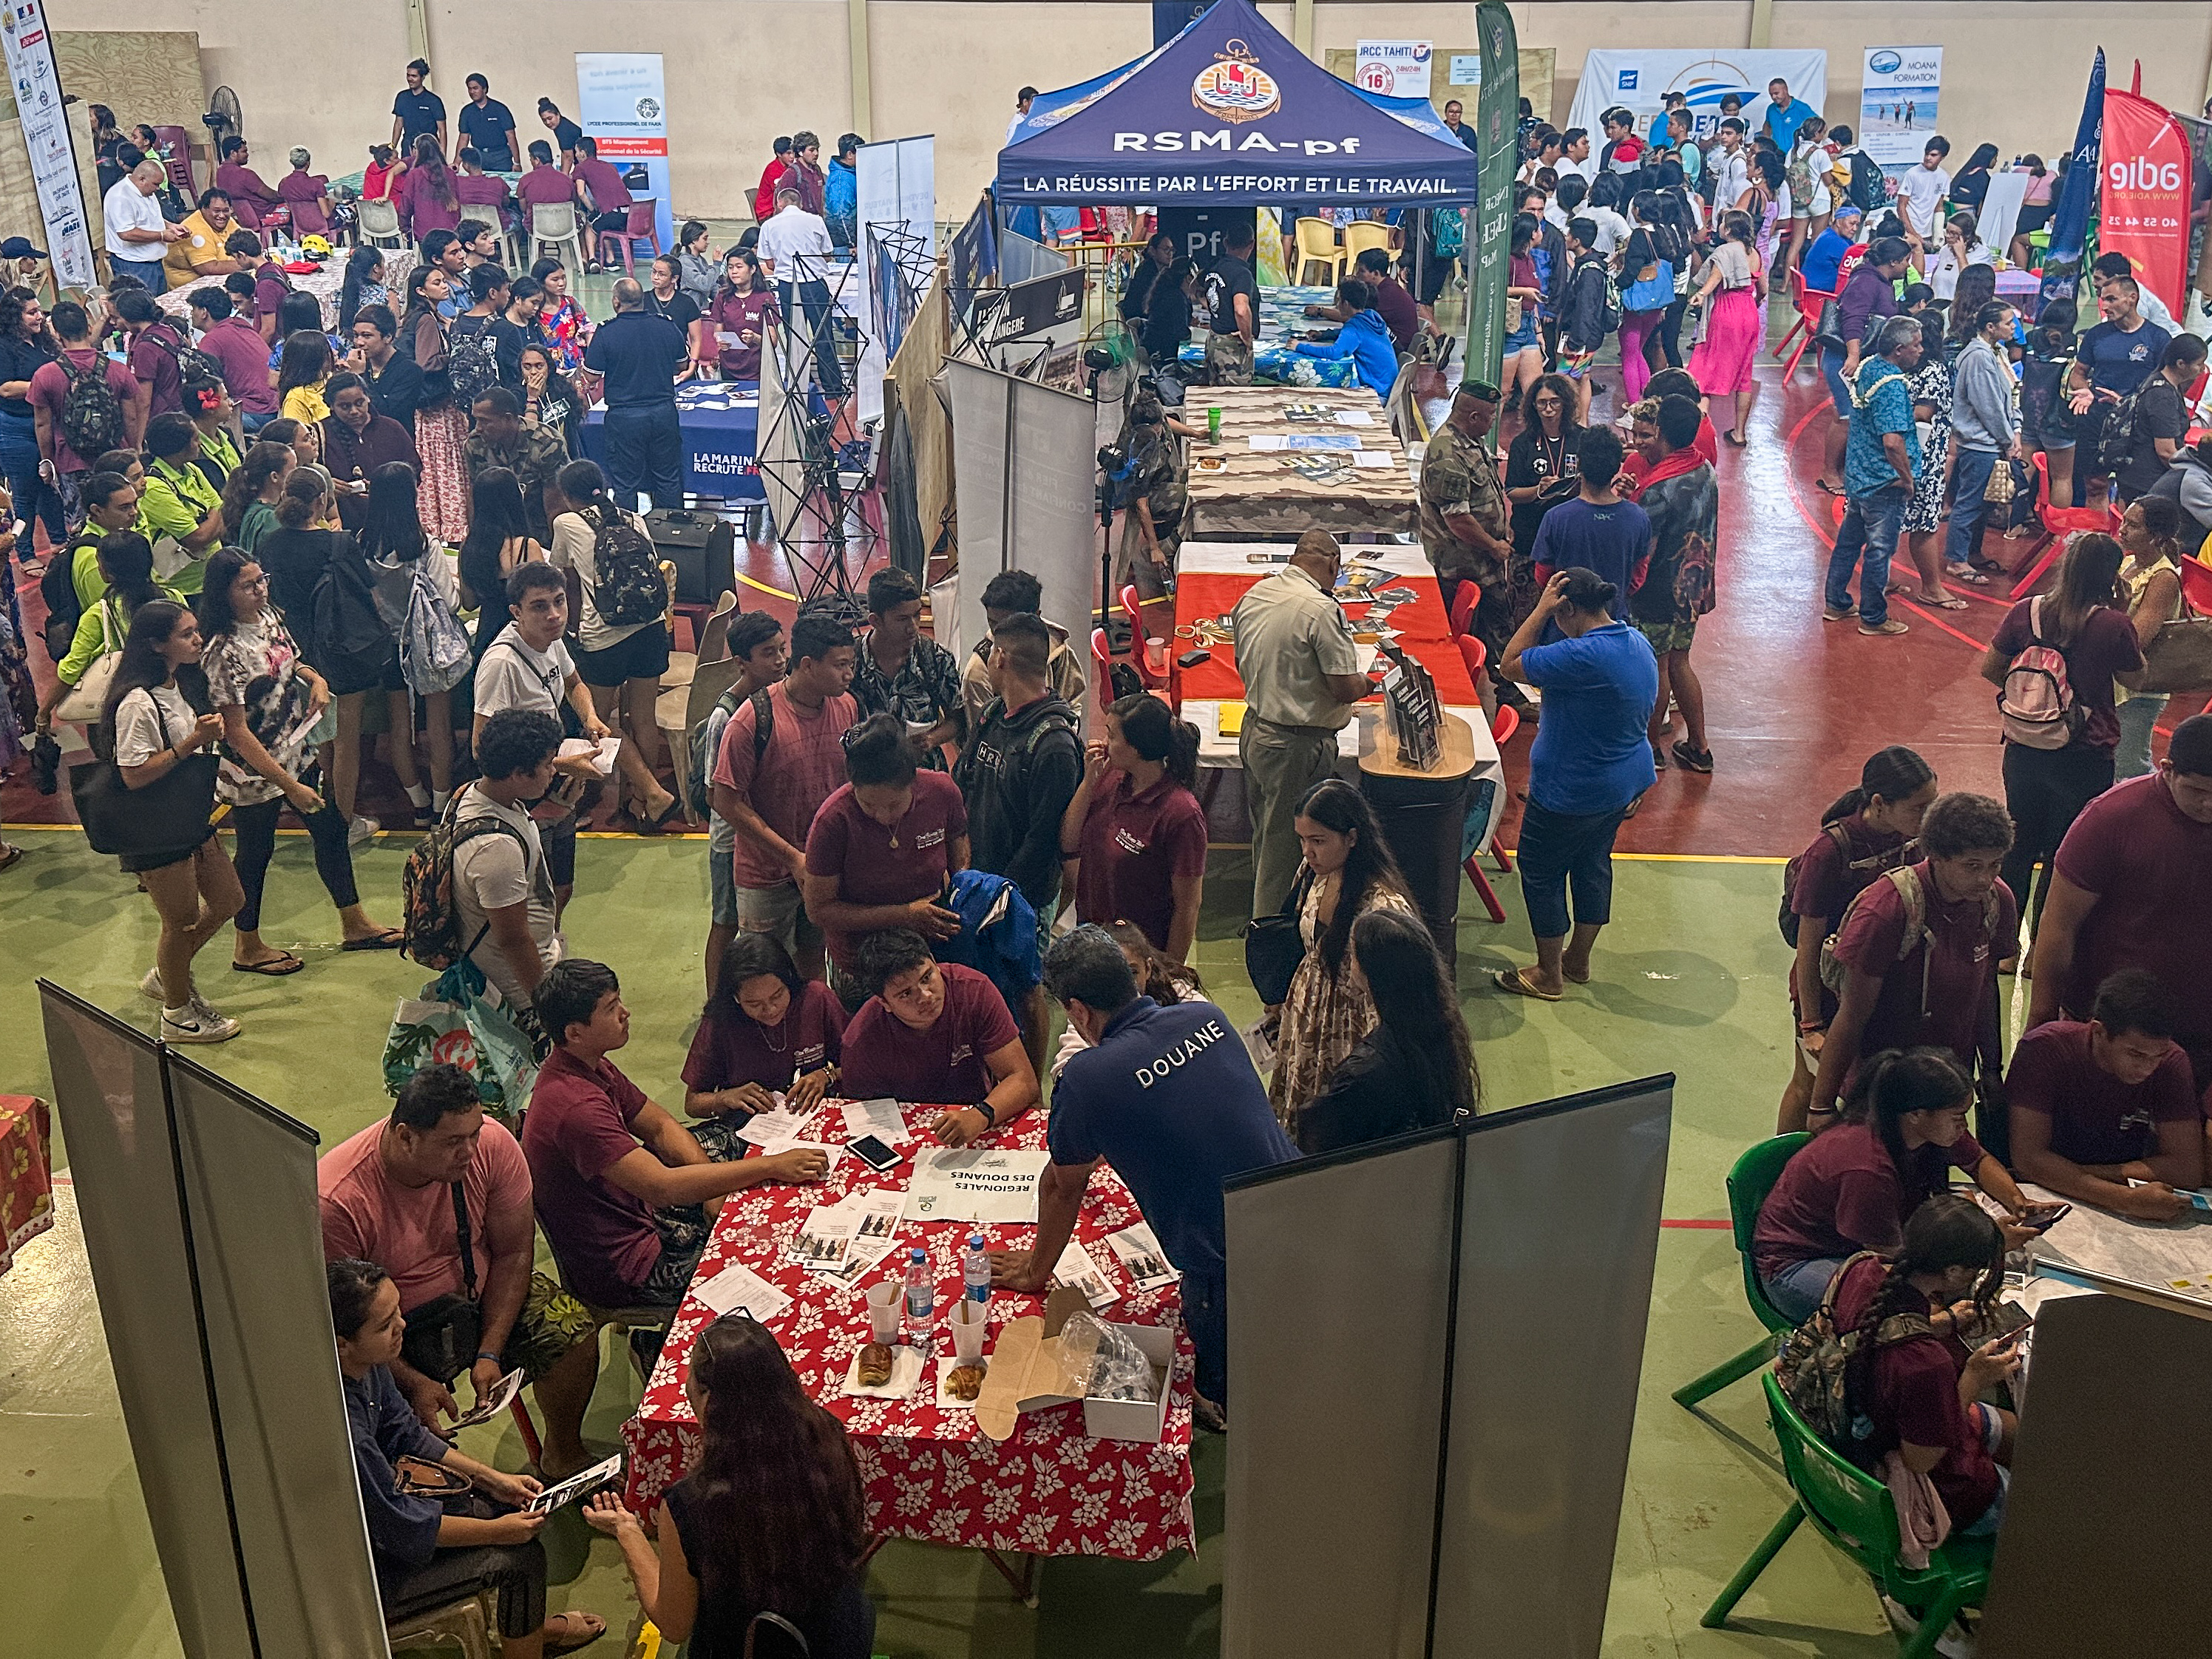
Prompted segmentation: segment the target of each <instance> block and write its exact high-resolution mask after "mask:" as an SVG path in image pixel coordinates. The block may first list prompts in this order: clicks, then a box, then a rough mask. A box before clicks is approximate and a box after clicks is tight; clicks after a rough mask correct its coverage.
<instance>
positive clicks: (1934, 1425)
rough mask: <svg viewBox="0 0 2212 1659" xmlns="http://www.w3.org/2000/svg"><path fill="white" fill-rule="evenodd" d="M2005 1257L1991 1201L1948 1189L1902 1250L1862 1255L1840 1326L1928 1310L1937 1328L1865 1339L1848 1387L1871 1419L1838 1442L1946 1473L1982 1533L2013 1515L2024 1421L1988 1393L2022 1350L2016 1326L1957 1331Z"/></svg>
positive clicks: (1839, 1298)
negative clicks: (1975, 1341)
mask: <svg viewBox="0 0 2212 1659" xmlns="http://www.w3.org/2000/svg"><path fill="white" fill-rule="evenodd" d="M1827 1138H1828V1137H1827V1136H1826V1135H1823V1136H1822V1137H1821V1139H1822V1140H1824V1141H1825V1140H1826V1139H1827ZM1816 1144H1817V1143H1816ZM2004 1258H2005V1238H2004V1235H2003V1233H2002V1231H2000V1230H1999V1228H1998V1225H1997V1224H1996V1222H1995V1221H1993V1220H1991V1219H1990V1217H1989V1216H1988V1214H1987V1213H1986V1212H1984V1210H1983V1209H1982V1207H1981V1206H1980V1205H1978V1204H1977V1203H1975V1202H1974V1201H1973V1200H1972V1199H1970V1198H1965V1197H1961V1196H1959V1195H1956V1194H1939V1195H1937V1196H1936V1197H1934V1198H1931V1199H1929V1200H1928V1201H1927V1202H1926V1203H1925V1204H1923V1205H1922V1206H1920V1207H1919V1208H1918V1209H1917V1210H1915V1211H1914V1212H1912V1218H1911V1220H1909V1221H1907V1222H1906V1223H1905V1236H1904V1238H1903V1239H1902V1241H1901V1242H1900V1243H1899V1249H1898V1253H1897V1257H1896V1259H1895V1260H1894V1261H1888V1262H1883V1261H1877V1260H1874V1259H1872V1258H1869V1259H1868V1260H1866V1261H1856V1262H1853V1263H1852V1264H1851V1266H1850V1268H1849V1269H1848V1270H1847V1271H1846V1272H1845V1273H1844V1276H1843V1279H1842V1281H1841V1282H1840V1283H1839V1284H1838V1286H1837V1288H1836V1328H1837V1329H1838V1331H1856V1330H1863V1329H1866V1328H1870V1327H1873V1326H1875V1325H1878V1324H1880V1323H1881V1322H1882V1321H1883V1320H1885V1319H1888V1318H1891V1317H1893V1316H1898V1315H1907V1316H1919V1317H1921V1318H1923V1319H1925V1320H1926V1321H1927V1322H1928V1323H1929V1330H1928V1331H1927V1332H1926V1333H1925V1334H1916V1335H1909V1336H1905V1337H1904V1338H1902V1339H1901V1340H1897V1341H1886V1342H1881V1343H1875V1342H1865V1343H1863V1344H1862V1345H1861V1346H1860V1348H1859V1351H1858V1355H1857V1358H1855V1360H1854V1361H1853V1362H1852V1364H1851V1366H1850V1370H1849V1371H1848V1372H1847V1373H1846V1374H1845V1380H1844V1399H1845V1402H1846V1404H1847V1406H1848V1407H1849V1409H1850V1413H1851V1414H1852V1416H1853V1418H1854V1419H1863V1421H1864V1422H1865V1424H1866V1425H1867V1427H1868V1429H1869V1432H1868V1433H1867V1434H1866V1435H1865V1436H1864V1437H1859V1438H1856V1439H1854V1441H1853V1442H1852V1443H1851V1444H1850V1446H1848V1447H1842V1448H1838V1449H1840V1450H1842V1451H1844V1453H1845V1455H1848V1456H1849V1457H1850V1459H1851V1461H1852V1462H1855V1463H1857V1464H1859V1465H1860V1466H1861V1467H1862V1468H1867V1469H1869V1470H1879V1469H1880V1468H1881V1465H1882V1462H1883V1460H1884V1459H1885V1458H1887V1455H1889V1454H1890V1453H1891V1452H1895V1453H1896V1454H1897V1455H1898V1456H1899V1459H1900V1460H1901V1461H1902V1462H1904V1464H1905V1468H1908V1469H1910V1470H1911V1471H1912V1472H1913V1473H1914V1474H1924V1475H1926V1476H1927V1477H1928V1478H1929V1481H1930V1482H1931V1483H1932V1484H1933V1485H1934V1486H1935V1488H1936V1496H1937V1497H1938V1498H1942V1500H1943V1508H1944V1510H1946V1511H1947V1512H1948V1514H1949V1516H1950V1517H1951V1530H1952V1532H1953V1533H1954V1534H1964V1535H1965V1536H1967V1537H1970V1538H1985V1537H1988V1536H1990V1535H1991V1534H1994V1533H1995V1532H1996V1529H1997V1527H1998V1525H1999V1523H2000V1522H2002V1520H2003V1518H2004V1498H2005V1488H2006V1487H2007V1486H2008V1485H2010V1483H2011V1480H2012V1471H2011V1469H2010V1468H2009V1467H2008V1465H2009V1464H2010V1463H2011V1462H2012V1446H2013V1437H2014V1434H2015V1431H2016V1430H2017V1429H2018V1427H2019V1421H2018V1419H2016V1418H2015V1416H2014V1415H2013V1413H2011V1412H2008V1411H2006V1410H2003V1409H2002V1408H2001V1407H1996V1406H1991V1405H1989V1404H1986V1403H1984V1401H1983V1400H1982V1395H1985V1394H1987V1393H1989V1392H1990V1390H1991V1389H1994V1388H1996V1385H1997V1384H1998V1383H2008V1382H2010V1381H2011V1380H2012V1377H2013V1376H2014V1374H2015V1372H2017V1371H2018V1370H2019V1369H2020V1354H2019V1351H2018V1349H2017V1348H2016V1347H2015V1346H2014V1339H2013V1337H2012V1336H2010V1335H2007V1336H2001V1337H1998V1338H1996V1340H1993V1341H1990V1342H1984V1344H1982V1346H1979V1347H1978V1348H1974V1349H1972V1350H1969V1349H1968V1348H1967V1346H1966V1344H1965V1343H1964V1342H1963V1341H1961V1340H1960V1338H1959V1337H1958V1336H1957V1334H1955V1332H1956V1328H1957V1326H1958V1325H1959V1324H1971V1323H1973V1322H1977V1321H1978V1320H1980V1319H1984V1318H1986V1317H1987V1316H1988V1314H1989V1312H1990V1310H1991V1309H1992V1308H1993V1307H1995V1305H1996V1299H1997V1291H1998V1290H1999V1289H2000V1288H2001V1287H2002V1285H2003V1283H2004ZM1947 1313H1948V1314H1949V1315H1953V1316H1956V1318H1955V1320H1954V1319H1949V1318H1947V1317H1946V1315H1947Z"/></svg>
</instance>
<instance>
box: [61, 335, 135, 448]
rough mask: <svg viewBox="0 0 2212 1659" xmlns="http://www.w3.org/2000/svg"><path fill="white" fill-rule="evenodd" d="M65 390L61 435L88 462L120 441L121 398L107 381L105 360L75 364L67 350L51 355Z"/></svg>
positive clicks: (121, 442)
mask: <svg viewBox="0 0 2212 1659" xmlns="http://www.w3.org/2000/svg"><path fill="white" fill-rule="evenodd" d="M54 362H57V363H58V364H59V365H60V366H61V371H62V374H63V377H64V379H66V380H68V381H69V390H68V391H67V392H64V394H63V397H62V436H63V437H64V439H66V440H68V441H69V447H70V448H71V449H73V450H75V451H76V453H78V454H79V455H80V456H82V457H83V458H84V459H85V461H86V462H87V463H90V462H91V461H93V460H94V459H97V458H98V457H100V456H101V455H104V454H106V453H107V452H108V451H109V450H111V449H119V448H121V447H122V445H123V400H122V399H121V398H118V397H117V396H116V395H115V388H114V387H113V386H110V385H108V384H107V362H106V359H105V358H102V359H101V360H100V362H98V363H97V364H95V365H94V367H92V368H78V367H77V366H76V364H75V363H74V362H70V355H69V353H68V352H66V351H64V352H63V353H62V354H61V355H60V356H58V357H56V358H55V359H54Z"/></svg>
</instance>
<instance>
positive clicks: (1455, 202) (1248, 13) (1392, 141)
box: [996, 0, 1476, 210]
mask: <svg viewBox="0 0 2212 1659" xmlns="http://www.w3.org/2000/svg"><path fill="white" fill-rule="evenodd" d="M996 194H997V197H998V202H999V205H1000V209H1001V210H1006V209H1010V208H1016V207H1022V206H1041V205H1054V206H1071V205H1072V206H1098V205H1107V204H1127V205H1132V206H1150V207H1178V206H1182V207H1200V206H1208V205H1211V206H1238V207H1242V206H1255V207H1287V206H1294V205H1305V204H1322V205H1324V206H1330V207H1462V206H1466V205H1468V204H1472V203H1473V202H1474V200H1475V196H1476V164H1475V157H1474V152H1473V151H1472V150H1470V149H1468V148H1467V147H1466V146H1465V145H1463V144H1462V143H1460V142H1459V140H1458V139H1456V138H1455V137H1453V136H1452V135H1451V133H1450V131H1449V130H1448V129H1447V128H1446V127H1445V126H1444V125H1443V122H1441V121H1439V120H1438V119H1437V118H1436V115H1435V113H1434V112H1432V111H1431V109H1430V108H1429V106H1428V105H1427V103H1426V101H1425V100H1421V99H1418V98H1381V97H1376V96H1374V95H1372V94H1366V93H1363V92H1361V91H1360V90H1359V89H1358V88H1356V87H1353V86H1352V85H1351V84H1350V83H1348V82H1344V81H1340V80H1338V79H1337V77H1336V76H1334V75H1331V74H1330V73H1329V72H1328V70H1325V69H1323V68H1322V66H1321V65H1320V64H1316V63H1315V62H1314V61H1313V60H1312V59H1310V58H1308V57H1306V56H1305V55H1304V53H1303V52H1299V51H1298V49H1297V47H1295V46H1292V45H1291V43H1290V42H1289V41H1288V40H1285V39H1284V38H1283V36H1282V35H1281V34H1280V33H1278V32H1277V30H1276V29H1275V28H1274V27H1273V25H1271V24H1270V23H1268V22H1267V20H1266V19H1265V18H1263V17H1261V15H1260V14H1259V12H1258V11H1257V10H1256V9H1254V7H1253V6H1252V5H1251V3H1250V0H1217V3H1216V4H1215V5H1214V6H1213V8H1212V9H1211V10H1209V11H1207V12H1206V14H1205V15H1203V16H1200V17H1199V18H1197V19H1195V20H1194V21H1193V22H1192V23H1191V24H1190V26H1189V27H1188V28H1186V29H1184V30H1183V32H1182V33H1180V34H1178V35H1177V36H1176V38H1175V39H1174V40H1170V41H1169V42H1168V43H1167V45H1165V46H1161V47H1159V48H1158V49H1157V50H1156V51H1154V52H1151V53H1148V54H1147V55H1146V56H1145V57H1143V58H1138V59H1137V60H1135V61H1134V62H1133V63H1131V64H1123V65H1122V66H1121V68H1120V69H1117V70H1113V71H1111V72H1110V73H1109V74H1106V75H1102V76H1097V78H1095V79H1093V80H1091V81H1086V82H1082V83H1081V84H1080V85H1078V86H1073V87H1068V88H1063V89H1062V90H1060V91H1059V92H1054V93H1046V94H1041V95H1040V96H1039V97H1038V98H1037V100H1036V102H1035V103H1034V104H1032V105H1031V106H1030V112H1029V116H1028V118H1027V119H1025V120H1024V122H1023V123H1022V125H1020V126H1019V127H1018V128H1017V129H1016V130H1015V133H1014V138H1013V142H1012V143H1010V144H1009V145H1007V147H1006V149H1002V150H1000V152H999V178H998V186H997V191H996Z"/></svg>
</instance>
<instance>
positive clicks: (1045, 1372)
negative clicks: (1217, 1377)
mask: <svg viewBox="0 0 2212 1659" xmlns="http://www.w3.org/2000/svg"><path fill="white" fill-rule="evenodd" d="M1087 1311H1089V1309H1088V1306H1087V1304H1086V1303H1085V1299H1084V1297H1083V1294H1082V1292H1081V1291H1071V1290H1067V1289H1065V1288H1062V1289H1060V1290H1057V1291H1054V1292H1053V1293H1052V1295H1051V1297H1049V1298H1048V1300H1047V1302H1046V1304H1045V1312H1044V1316H1043V1317H1042V1318H1039V1317H1037V1316H1036V1315H1030V1316H1025V1317H1024V1318H1021V1319H1017V1320H1014V1321H1012V1322H1010V1323H1008V1324H1007V1326H1006V1328H1005V1329H1003V1330H1002V1331H1000V1333H999V1341H998V1346H997V1347H996V1348H995V1349H994V1351H993V1352H992V1354H991V1369H990V1371H989V1374H988V1375H987V1376H986V1377H985V1379H984V1383H983V1392H982V1395H981V1397H980V1398H978V1399H977V1401H975V1422H976V1425H977V1426H978V1427H979V1428H981V1430H982V1431H983V1432H984V1433H985V1434H987V1435H988V1436H990V1437H991V1438H992V1439H994V1440H1005V1439H1007V1438H1008V1437H1011V1436H1012V1433H1013V1431H1014V1425H1015V1422H1016V1419H1018V1418H1019V1417H1020V1415H1021V1414H1022V1413H1024V1412H1038V1411H1048V1410H1050V1409H1051V1408H1052V1407H1054V1406H1065V1405H1070V1404H1073V1402H1074V1401H1078V1400H1080V1401H1083V1429H1084V1432H1085V1434H1089V1435H1091V1436H1094V1437H1097V1438H1100V1439H1107V1440H1133V1441H1138V1442H1140V1443H1144V1444H1147V1445H1150V1444H1152V1443H1156V1442H1158V1439H1159V1437H1161V1435H1163V1434H1164V1433H1165V1432H1166V1431H1167V1420H1168V1385H1167V1376H1168V1373H1169V1371H1170V1368H1171V1362H1172V1361H1173V1359H1174V1358H1175V1331H1174V1329H1173V1328H1171V1327H1163V1326H1158V1325H1119V1324H1117V1325H1115V1326H1114V1327H1113V1328H1114V1329H1115V1330H1118V1331H1120V1332H1121V1333H1122V1334H1124V1335H1126V1336H1127V1337H1128V1338H1129V1340H1131V1341H1133V1342H1134V1343H1135V1344H1136V1345H1137V1346H1138V1347H1139V1348H1140V1349H1142V1350H1143V1351H1144V1354H1145V1357H1146V1358H1147V1359H1150V1360H1151V1361H1152V1364H1153V1366H1154V1368H1155V1369H1156V1370H1158V1372H1159V1374H1160V1395H1159V1398H1158V1401H1150V1402H1146V1401H1127V1400H1092V1399H1090V1398H1089V1397H1088V1394H1089V1389H1090V1385H1091V1376H1090V1368H1089V1366H1088V1365H1087V1364H1079V1363H1078V1362H1076V1361H1075V1360H1073V1358H1071V1357H1070V1356H1068V1355H1066V1354H1064V1353H1063V1352H1061V1350H1060V1328H1061V1327H1062V1326H1064V1325H1065V1324H1066V1322H1067V1320H1068V1317H1069V1316H1071V1315H1073V1314H1077V1313H1084V1312H1087Z"/></svg>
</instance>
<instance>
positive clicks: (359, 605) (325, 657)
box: [307, 558, 399, 696]
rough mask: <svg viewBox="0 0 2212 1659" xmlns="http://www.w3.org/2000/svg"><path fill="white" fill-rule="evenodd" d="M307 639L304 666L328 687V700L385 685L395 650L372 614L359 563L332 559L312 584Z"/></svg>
mask: <svg viewBox="0 0 2212 1659" xmlns="http://www.w3.org/2000/svg"><path fill="white" fill-rule="evenodd" d="M307 638H308V640H309V641H312V644H311V645H310V647H309V649H308V652H307V660H308V661H309V662H310V663H312V664H313V665H314V668H315V670H316V671H317V672H318V673H319V674H321V675H322V677H323V678H325V680H327V681H329V682H330V687H331V695H332V696H346V695H347V694H348V693H349V692H355V691H374V690H378V689H379V688H380V687H381V686H382V685H383V684H384V682H385V678H386V674H387V673H388V671H390V669H391V668H392V665H393V659H394V658H396V657H397V656H398V651H399V646H398V641H397V640H395V639H394V638H393V637H392V629H390V628H389V627H388V626H386V623H385V620H384V617H383V613H382V612H380V611H378V610H377V608H376V589H375V587H374V586H373V585H372V584H371V583H370V581H369V579H368V572H367V571H366V570H364V569H362V567H361V562H360V560H359V559H357V558H336V559H332V560H331V562H329V563H328V564H326V565H325V566H324V567H323V570H322V574H320V575H319V576H317V577H316V578H315V588H314V593H313V598H312V599H310V600H309V602H308V607H307Z"/></svg>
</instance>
